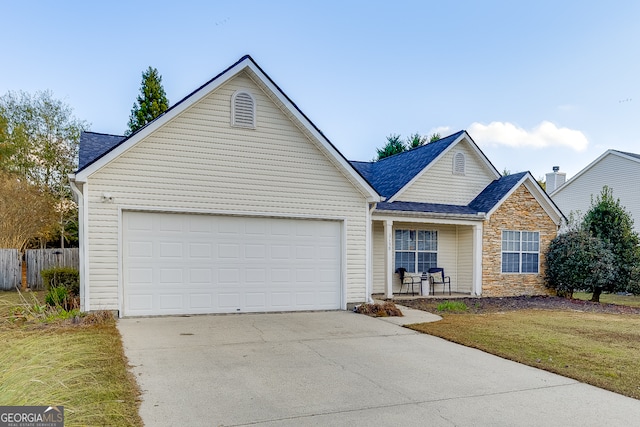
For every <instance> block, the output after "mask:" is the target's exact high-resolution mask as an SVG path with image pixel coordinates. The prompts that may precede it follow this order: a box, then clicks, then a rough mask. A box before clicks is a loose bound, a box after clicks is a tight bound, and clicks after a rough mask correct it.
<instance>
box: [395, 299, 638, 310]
mask: <svg viewBox="0 0 640 427" xmlns="http://www.w3.org/2000/svg"><path fill="white" fill-rule="evenodd" d="M443 301H447V299H414V300H403V301H397V302H398V303H399V304H401V305H404V306H407V307H411V308H415V309H418V310H424V311H428V312H431V313H437V311H438V310H437V307H438V305H439V304H441V303H442V302H443ZM450 301H459V302H463V303H465V304H466V305H467V307H468V309H467V310H466V311H463V312H462V313H475V314H482V313H496V312H501V311H514V310H527V309H540V310H574V311H586V312H592V313H613V314H640V307H629V306H624V305H617V304H603V303H597V302H591V301H583V300H578V299H567V298H560V297H554V296H520V297H503V298H491V297H487V298H484V297H482V298H452V299H450Z"/></svg>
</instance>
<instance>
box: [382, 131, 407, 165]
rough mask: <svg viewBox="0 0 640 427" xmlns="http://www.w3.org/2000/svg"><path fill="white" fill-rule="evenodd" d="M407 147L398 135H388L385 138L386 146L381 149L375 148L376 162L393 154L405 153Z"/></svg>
mask: <svg viewBox="0 0 640 427" xmlns="http://www.w3.org/2000/svg"><path fill="white" fill-rule="evenodd" d="M406 150H407V147H406V146H405V145H404V142H403V141H402V140H401V139H400V135H395V134H393V135H389V136H388V137H387V145H385V146H384V147H382V148H376V151H377V152H378V158H377V159H376V160H382V159H384V158H385V157H389V156H393V155H394V154H398V153H402V152H403V151H406Z"/></svg>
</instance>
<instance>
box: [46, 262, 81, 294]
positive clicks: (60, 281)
mask: <svg viewBox="0 0 640 427" xmlns="http://www.w3.org/2000/svg"><path fill="white" fill-rule="evenodd" d="M40 275H41V276H42V283H43V284H44V288H45V289H47V290H50V289H52V288H59V287H63V288H65V289H66V290H67V291H68V293H69V294H71V295H72V296H73V295H75V296H77V295H79V294H80V273H79V272H78V270H76V269H75V268H73V267H52V268H47V269H45V270H42V271H41V272H40Z"/></svg>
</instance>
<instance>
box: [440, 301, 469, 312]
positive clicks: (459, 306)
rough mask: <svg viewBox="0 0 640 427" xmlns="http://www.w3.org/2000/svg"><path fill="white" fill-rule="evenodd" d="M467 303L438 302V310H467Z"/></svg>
mask: <svg viewBox="0 0 640 427" xmlns="http://www.w3.org/2000/svg"><path fill="white" fill-rule="evenodd" d="M467 309H468V307H467V304H465V303H463V302H461V301H444V302H441V303H440V304H438V311H466V310H467Z"/></svg>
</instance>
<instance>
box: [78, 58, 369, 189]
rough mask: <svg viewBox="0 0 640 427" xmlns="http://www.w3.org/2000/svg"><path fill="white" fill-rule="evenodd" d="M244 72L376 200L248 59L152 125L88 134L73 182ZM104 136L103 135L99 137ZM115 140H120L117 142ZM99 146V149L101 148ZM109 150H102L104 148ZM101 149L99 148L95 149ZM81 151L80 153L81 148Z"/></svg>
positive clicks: (186, 98) (343, 161)
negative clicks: (127, 133) (131, 130)
mask: <svg viewBox="0 0 640 427" xmlns="http://www.w3.org/2000/svg"><path fill="white" fill-rule="evenodd" d="M243 71H245V72H247V74H248V75H249V77H250V78H251V79H252V80H253V81H254V82H255V83H256V84H257V85H258V86H259V87H260V88H261V90H263V91H265V93H267V95H268V96H269V98H270V99H271V100H272V101H273V102H274V103H275V104H276V105H277V106H278V108H280V109H281V110H282V111H283V112H285V114H286V116H287V117H288V118H289V119H290V120H292V121H293V122H294V123H295V125H296V127H298V128H299V129H300V130H301V131H302V132H303V133H304V134H305V135H306V136H307V137H308V139H309V140H310V141H311V142H312V143H313V144H315V145H316V147H317V148H319V149H320V151H321V152H323V153H324V155H326V156H327V158H328V159H329V160H330V161H331V162H332V163H333V164H334V166H335V167H336V168H337V169H338V170H339V171H340V172H341V173H342V174H343V175H344V176H346V177H347V179H349V181H351V182H352V184H353V185H355V186H356V187H357V188H359V190H360V191H361V192H362V193H363V194H364V195H365V196H366V197H367V199H368V200H370V201H379V200H380V196H379V195H378V194H377V193H376V191H375V190H374V189H373V188H372V187H371V185H370V184H369V183H368V182H367V181H366V180H365V179H364V178H363V177H362V176H361V175H360V174H359V173H358V172H357V171H356V169H354V168H353V166H352V165H351V164H350V163H349V162H348V161H347V160H346V159H345V158H344V156H343V155H342V153H340V152H339V151H338V150H337V148H336V147H335V146H334V145H333V144H332V143H331V142H330V141H329V140H328V139H327V138H326V137H325V136H324V134H322V132H321V131H320V130H319V129H318V128H317V127H316V126H315V125H314V124H313V123H312V122H311V121H310V120H309V119H308V118H307V116H306V115H304V113H302V111H301V110H300V109H299V108H298V107H297V106H296V105H295V104H294V103H293V102H292V101H291V100H290V99H289V98H288V97H287V95H286V94H284V92H282V90H281V89H280V88H279V87H278V86H277V85H276V84H275V83H274V82H273V80H271V78H270V77H269V76H267V75H266V73H264V71H263V70H262V69H261V68H260V67H259V66H258V64H257V63H256V62H255V61H254V60H253V59H252V58H251V57H250V56H248V55H246V56H243V57H242V58H241V59H240V60H239V61H238V62H236V63H235V64H233V65H232V66H230V67H229V68H227V69H226V70H225V71H223V72H222V73H220V74H218V75H217V76H216V77H214V78H213V79H211V80H210V81H208V82H207V83H205V84H204V85H202V86H200V87H199V88H198V89H196V90H195V91H193V92H192V93H191V94H189V95H187V96H186V97H185V98H183V99H182V100H180V101H179V102H178V103H176V104H175V105H174V106H172V107H171V108H170V109H169V110H167V111H166V112H165V113H163V114H162V115H160V116H158V117H157V118H156V119H154V120H153V121H152V122H150V123H148V124H147V125H146V126H144V127H143V128H141V129H139V130H138V131H137V132H136V133H134V134H132V135H130V136H129V137H126V138H125V137H117V136H114V135H113V138H102V137H99V136H98V137H96V136H95V135H101V134H95V133H90V134H92V135H93V136H92V135H89V136H88V137H87V138H85V141H87V142H88V143H89V146H91V147H93V148H86V149H84V153H85V154H84V155H83V157H82V162H81V164H80V165H79V168H78V171H77V172H76V174H75V180H76V181H78V182H84V181H85V180H86V179H87V178H88V177H89V176H90V175H91V174H92V173H94V172H95V171H97V170H99V169H100V168H102V167H103V166H105V165H106V164H108V163H109V162H110V161H112V160H113V159H115V158H116V157H118V156H119V155H120V154H122V153H124V152H125V151H127V150H128V149H129V148H131V147H132V146H133V145H135V144H136V143H138V142H140V141H141V140H143V139H145V138H146V137H147V136H149V135H150V134H152V133H153V132H155V131H156V130H158V129H159V128H160V127H162V126H164V125H165V124H167V123H168V122H169V121H170V120H172V119H173V118H175V117H176V116H178V115H179V114H181V113H182V112H184V111H185V110H186V109H187V108H189V107H191V106H192V105H194V104H196V103H197V102H199V101H200V100H202V99H203V98H204V97H206V96H207V95H208V94H210V93H211V92H213V91H215V90H216V89H217V88H219V87H221V86H222V85H223V84H225V83H226V82H228V81H230V80H231V79H232V78H233V77H235V76H236V75H238V74H239V73H241V72H243ZM102 135H104V134H102ZM116 138H122V139H121V140H119V141H117V140H116ZM101 144H102V145H101ZM107 146H108V147H109V148H106V147H107ZM96 147H101V148H96ZM81 150H83V149H82V148H81Z"/></svg>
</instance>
